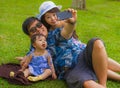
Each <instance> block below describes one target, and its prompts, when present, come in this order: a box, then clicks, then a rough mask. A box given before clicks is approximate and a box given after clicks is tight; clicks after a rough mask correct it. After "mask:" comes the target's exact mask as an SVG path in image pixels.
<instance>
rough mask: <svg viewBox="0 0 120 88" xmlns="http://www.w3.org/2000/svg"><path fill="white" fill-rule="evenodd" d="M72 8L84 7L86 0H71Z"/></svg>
mask: <svg viewBox="0 0 120 88" xmlns="http://www.w3.org/2000/svg"><path fill="white" fill-rule="evenodd" d="M72 8H75V9H81V10H84V9H86V0H72Z"/></svg>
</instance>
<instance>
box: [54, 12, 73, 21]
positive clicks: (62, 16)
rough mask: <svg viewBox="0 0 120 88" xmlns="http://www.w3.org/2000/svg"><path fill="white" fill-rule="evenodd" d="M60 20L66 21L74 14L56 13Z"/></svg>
mask: <svg viewBox="0 0 120 88" xmlns="http://www.w3.org/2000/svg"><path fill="white" fill-rule="evenodd" d="M56 15H57V17H58V19H59V20H65V19H68V18H71V17H72V13H71V12H69V11H63V12H58V13H56Z"/></svg>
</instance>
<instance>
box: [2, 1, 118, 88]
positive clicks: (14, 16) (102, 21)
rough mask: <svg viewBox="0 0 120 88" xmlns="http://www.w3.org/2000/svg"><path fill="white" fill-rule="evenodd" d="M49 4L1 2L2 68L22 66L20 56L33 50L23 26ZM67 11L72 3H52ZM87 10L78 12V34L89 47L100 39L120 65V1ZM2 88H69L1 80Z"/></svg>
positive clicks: (111, 86)
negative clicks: (94, 40)
mask: <svg viewBox="0 0 120 88" xmlns="http://www.w3.org/2000/svg"><path fill="white" fill-rule="evenodd" d="M43 1H45V0H0V64H2V63H8V62H12V63H19V61H17V60H16V59H15V57H16V56H24V55H25V54H26V52H27V51H28V50H29V45H30V42H29V38H28V36H26V35H25V34H24V33H23V32H22V28H21V25H22V23H23V21H24V20H25V19H26V18H27V17H29V16H36V15H37V14H38V8H39V5H40V3H41V2H43ZM52 1H54V2H55V3H57V5H62V6H63V8H62V10H64V9H67V8H69V7H71V3H72V0H65V1H64V0H52ZM86 2H87V3H86V6H87V9H86V10H78V20H77V28H76V30H77V34H78V35H79V39H80V40H82V41H83V42H85V43H87V41H88V40H89V39H90V38H92V37H100V38H101V39H102V40H103V41H104V42H105V45H106V49H107V53H108V56H109V57H111V58H113V59H114V60H116V61H117V62H119V63H120V54H119V53H120V41H119V40H120V1H118V0H86ZM0 88H67V86H66V84H65V83H64V82H63V81H60V80H54V81H43V82H38V83H35V84H33V85H31V86H19V85H13V84H9V83H8V82H7V81H6V80H4V79H2V78H0ZM107 88H120V82H115V81H110V80H109V81H107Z"/></svg>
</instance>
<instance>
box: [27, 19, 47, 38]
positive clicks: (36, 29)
mask: <svg viewBox="0 0 120 88" xmlns="http://www.w3.org/2000/svg"><path fill="white" fill-rule="evenodd" d="M28 32H29V35H30V37H31V36H32V35H34V34H38V33H40V34H43V35H44V36H46V37H47V35H48V31H47V28H46V27H45V26H44V25H43V24H41V23H40V22H39V21H37V20H36V21H34V22H33V23H32V24H31V26H30V27H29V29H28Z"/></svg>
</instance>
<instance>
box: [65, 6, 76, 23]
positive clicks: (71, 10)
mask: <svg viewBox="0 0 120 88" xmlns="http://www.w3.org/2000/svg"><path fill="white" fill-rule="evenodd" d="M68 11H69V12H71V13H72V18H69V19H67V20H66V21H67V22H68V23H70V24H73V25H74V24H75V23H76V20H77V10H74V9H71V8H69V9H68Z"/></svg>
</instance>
